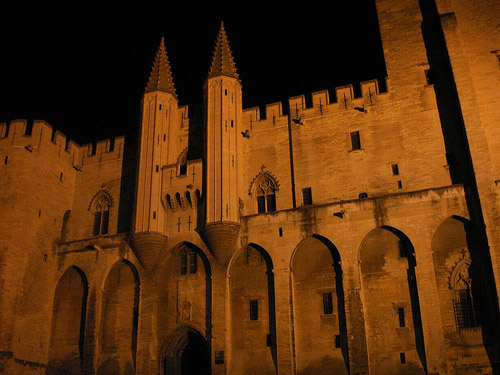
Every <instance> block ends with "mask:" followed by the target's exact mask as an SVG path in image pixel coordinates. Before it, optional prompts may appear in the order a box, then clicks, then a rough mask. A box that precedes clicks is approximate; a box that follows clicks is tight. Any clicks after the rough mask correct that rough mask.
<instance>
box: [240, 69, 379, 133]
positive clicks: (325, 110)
mask: <svg viewBox="0 0 500 375" xmlns="http://www.w3.org/2000/svg"><path fill="white" fill-rule="evenodd" d="M359 88H360V92H361V96H359V97H355V96H354V86H353V85H352V84H350V85H345V86H340V87H336V88H335V97H336V100H335V101H330V95H329V92H328V90H322V91H316V92H313V93H312V94H310V95H311V98H312V106H310V107H308V106H307V104H306V103H307V101H306V96H305V95H297V96H293V97H291V98H289V99H288V107H289V115H290V116H291V117H292V118H293V119H295V120H296V121H299V122H300V121H301V119H302V118H303V117H304V116H308V117H310V116H322V115H324V114H329V115H332V114H335V112H338V113H340V112H342V111H345V110H347V109H356V110H358V111H365V110H366V109H365V108H366V107H368V106H370V105H374V104H376V102H377V98H378V97H380V96H381V95H384V94H386V92H383V93H381V92H380V89H379V84H378V81H377V80H376V79H373V80H369V81H364V82H361V83H360V84H359ZM243 121H244V124H245V126H246V128H247V129H248V130H252V129H253V128H254V127H255V126H258V127H261V126H268V125H273V126H275V125H277V124H278V123H280V124H285V123H287V121H288V114H284V113H283V105H282V103H281V102H275V103H270V104H266V106H265V116H264V117H262V116H261V111H260V108H259V107H252V108H246V109H244V110H243Z"/></svg>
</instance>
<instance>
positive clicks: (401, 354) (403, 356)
mask: <svg viewBox="0 0 500 375" xmlns="http://www.w3.org/2000/svg"><path fill="white" fill-rule="evenodd" d="M399 360H400V361H401V363H403V364H404V363H406V355H405V353H399Z"/></svg>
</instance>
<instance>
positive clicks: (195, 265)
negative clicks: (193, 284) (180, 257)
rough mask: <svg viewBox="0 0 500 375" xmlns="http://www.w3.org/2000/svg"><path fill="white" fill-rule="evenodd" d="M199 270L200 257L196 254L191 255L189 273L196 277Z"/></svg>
mask: <svg viewBox="0 0 500 375" xmlns="http://www.w3.org/2000/svg"><path fill="white" fill-rule="evenodd" d="M197 269H198V256H197V255H196V253H191V254H190V256H189V273H190V274H191V275H194V274H195V273H196V271H197Z"/></svg>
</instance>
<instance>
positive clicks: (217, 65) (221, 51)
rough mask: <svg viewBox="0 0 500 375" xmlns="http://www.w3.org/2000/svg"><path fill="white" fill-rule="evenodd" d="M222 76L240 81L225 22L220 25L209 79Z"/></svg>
mask: <svg viewBox="0 0 500 375" xmlns="http://www.w3.org/2000/svg"><path fill="white" fill-rule="evenodd" d="M221 75H223V76H228V77H232V78H236V79H238V81H239V77H238V73H237V72H236V65H235V64H234V59H233V54H232V53H231V49H230V48H229V42H228V40H227V35H226V30H224V22H221V24H220V30H219V35H218V36H217V43H216V45H215V51H214V56H213V58H212V66H211V68H210V72H209V73H208V78H212V77H218V76H221Z"/></svg>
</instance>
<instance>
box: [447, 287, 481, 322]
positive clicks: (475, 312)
mask: <svg viewBox="0 0 500 375" xmlns="http://www.w3.org/2000/svg"><path fill="white" fill-rule="evenodd" d="M458 292H459V293H458V294H459V296H458V298H457V299H454V300H453V312H454V313H455V324H456V327H457V331H459V332H460V331H463V330H474V329H477V328H479V327H481V315H480V311H479V306H478V304H477V303H474V301H473V300H472V298H471V295H470V291H469V290H468V289H465V290H460V291H458Z"/></svg>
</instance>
